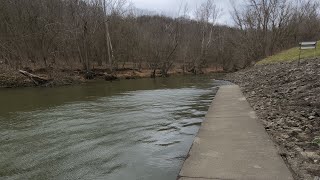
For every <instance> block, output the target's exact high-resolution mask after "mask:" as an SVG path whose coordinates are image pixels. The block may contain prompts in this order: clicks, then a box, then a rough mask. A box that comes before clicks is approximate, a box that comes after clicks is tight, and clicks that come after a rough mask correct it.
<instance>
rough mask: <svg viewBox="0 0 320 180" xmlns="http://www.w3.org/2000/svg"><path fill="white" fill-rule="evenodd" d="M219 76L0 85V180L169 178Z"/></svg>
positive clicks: (172, 178) (171, 179)
mask: <svg viewBox="0 0 320 180" xmlns="http://www.w3.org/2000/svg"><path fill="white" fill-rule="evenodd" d="M222 83H224V82H222V81H214V80H213V77H209V76H197V77H196V76H189V77H171V78H163V79H162V78H159V79H155V80H153V79H139V80H125V81H117V82H112V83H109V82H92V83H88V84H85V85H78V86H67V87H57V88H21V89H1V90H0V100H1V101H0V179H10V180H11V179H110V180H126V179H128V180H149V179H152V180H175V179H176V177H177V175H178V173H179V170H180V168H181V166H182V163H183V161H184V159H185V158H186V155H187V154H188V151H189V148H190V146H191V144H192V141H193V139H194V137H195V135H196V134H197V131H198V129H199V127H200V124H201V122H202V120H203V118H204V116H205V114H206V111H207V109H208V107H209V105H210V104H211V101H212V99H213V98H214V95H215V93H216V92H217V90H218V88H217V87H218V86H219V85H220V84H222Z"/></svg>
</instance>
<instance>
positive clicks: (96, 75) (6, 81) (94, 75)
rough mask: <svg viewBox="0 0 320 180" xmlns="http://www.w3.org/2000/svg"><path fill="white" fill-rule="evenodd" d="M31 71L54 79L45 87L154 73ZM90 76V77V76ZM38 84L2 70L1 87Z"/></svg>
mask: <svg viewBox="0 0 320 180" xmlns="http://www.w3.org/2000/svg"><path fill="white" fill-rule="evenodd" d="M24 70H26V71H27V72H29V73H32V74H34V75H37V76H40V77H43V78H45V79H52V81H50V82H49V83H47V84H44V85H41V86H44V87H54V86H64V85H72V84H80V83H86V82H88V81H92V80H107V81H112V80H125V79H139V78H150V77H151V74H152V73H153V72H152V70H149V69H142V70H139V71H138V70H134V69H130V68H123V69H118V70H116V71H115V72H113V73H112V74H111V73H108V70H107V69H92V70H91V72H90V74H87V73H86V72H85V71H83V70H80V69H76V70H70V69H43V68H42V69H30V68H27V69H24ZM220 71H221V70H220V69H217V68H206V69H203V72H202V73H203V74H210V73H215V72H220ZM188 74H192V73H191V72H183V71H182V70H181V69H172V70H170V71H169V72H168V75H169V76H173V75H188ZM88 76H89V77H88ZM161 76H162V75H161V72H160V71H157V72H156V77H161ZM33 86H36V85H35V84H34V83H33V82H32V81H31V80H30V79H29V78H27V77H25V76H23V75H21V74H20V73H19V71H18V70H0V88H16V87H33Z"/></svg>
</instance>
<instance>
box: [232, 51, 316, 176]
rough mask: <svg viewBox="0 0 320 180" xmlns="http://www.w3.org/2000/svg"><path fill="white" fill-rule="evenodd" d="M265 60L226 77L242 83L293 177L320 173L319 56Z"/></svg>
mask: <svg viewBox="0 0 320 180" xmlns="http://www.w3.org/2000/svg"><path fill="white" fill-rule="evenodd" d="M287 52H294V49H292V50H289V51H287ZM318 53H319V52H318ZM304 55H305V56H307V53H306V54H304ZM276 57H277V58H278V59H279V58H280V57H281V56H280V55H277V56H274V57H273V58H274V59H276ZM282 57H283V56H282ZM265 62H266V63H269V64H263V65H256V66H254V67H252V68H248V69H245V70H242V71H239V72H236V73H232V74H229V75H227V77H226V80H229V81H232V82H234V83H236V84H238V85H240V86H241V88H242V91H243V92H244V94H245V96H246V97H247V99H248V101H249V102H250V104H251V106H252V107H253V108H254V109H255V111H256V112H257V114H258V116H259V118H260V119H261V121H262V122H263V124H264V126H265V129H266V130H267V131H268V133H269V135H270V136H271V137H272V138H273V140H274V141H275V142H276V143H277V144H278V146H279V148H280V152H281V153H280V155H281V156H282V157H283V159H284V160H285V161H286V162H287V163H288V164H289V166H290V167H291V169H292V170H293V172H294V173H295V176H296V178H295V179H310V180H313V179H314V178H315V177H319V176H320V165H319V163H320V149H319V147H320V96H319V94H320V73H319V72H320V60H319V59H318V58H315V59H305V60H302V61H301V63H300V65H298V64H297V63H296V61H293V62H286V63H271V64H270V62H276V60H274V61H272V60H269V61H267V60H266V61H265Z"/></svg>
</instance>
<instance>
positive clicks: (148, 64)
mask: <svg viewBox="0 0 320 180" xmlns="http://www.w3.org/2000/svg"><path fill="white" fill-rule="evenodd" d="M233 4H235V3H233ZM189 9H190V7H188V5H187V4H182V5H181V7H180V8H179V12H177V17H174V18H173V17H167V16H162V15H153V14H150V13H148V12H144V11H141V10H138V9H136V8H135V7H134V5H132V4H131V3H128V2H127V1H126V0H50V1H49V0H45V1H44V0H0V22H1V23H0V66H1V67H2V68H0V69H3V68H9V69H21V68H24V67H33V68H60V69H64V68H69V69H76V68H80V69H84V70H87V71H89V70H91V69H93V68H106V69H109V71H116V70H117V69H121V68H124V67H130V68H132V69H138V70H139V69H142V68H148V69H151V70H152V71H153V75H155V72H156V71H160V72H161V74H162V75H163V76H166V75H167V73H168V71H169V70H170V69H172V68H174V67H176V68H177V67H179V68H181V69H182V70H183V71H189V72H192V73H194V74H197V73H201V71H202V69H203V68H205V67H208V66H209V65H211V66H216V67H222V68H223V69H224V70H227V71H233V70H237V69H241V68H244V67H247V66H250V65H251V64H252V62H255V61H257V60H259V59H261V58H264V57H266V56H269V55H272V54H274V53H277V52H279V51H281V50H283V49H286V48H289V47H292V46H295V45H296V44H297V42H299V41H302V40H304V41H305V40H317V39H319V35H320V34H319V32H320V17H319V3H318V2H317V1H315V0H301V1H297V2H292V1H289V0H247V1H246V3H245V4H244V5H241V6H237V7H233V11H232V12H231V13H232V17H233V19H234V24H235V25H234V26H231V27H230V26H226V25H218V24H216V23H215V22H216V19H217V18H218V17H219V13H220V10H219V9H218V8H217V6H216V5H215V3H214V1H213V0H207V1H206V2H204V3H202V4H200V5H199V6H198V7H197V8H196V10H195V11H194V12H191V11H190V10H189ZM190 14H192V18H190Z"/></svg>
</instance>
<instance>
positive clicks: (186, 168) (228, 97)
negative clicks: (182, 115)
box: [179, 85, 293, 180]
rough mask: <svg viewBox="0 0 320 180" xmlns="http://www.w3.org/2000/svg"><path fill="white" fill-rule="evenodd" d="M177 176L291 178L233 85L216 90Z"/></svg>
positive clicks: (185, 179) (185, 178)
mask: <svg viewBox="0 0 320 180" xmlns="http://www.w3.org/2000/svg"><path fill="white" fill-rule="evenodd" d="M179 175H180V180H192V179H197V180H199V179H200V180H201V179H244V180H248V179H255V180H259V179H261V180H262V179H270V180H271V179H272V180H277V179H278V180H285V179H290V180H292V179H293V178H292V175H291V173H290V171H289V169H288V167H287V166H286V165H285V163H284V161H283V160H282V159H281V157H280V156H279V155H278V153H277V150H276V147H275V145H274V144H273V142H272V141H271V140H270V138H269V136H268V135H267V133H266V132H265V129H264V128H263V126H262V124H261V123H260V121H259V119H257V117H256V115H255V113H254V111H253V109H252V108H251V107H250V105H249V103H248V102H247V101H246V99H245V97H244V96H243V95H242V93H241V90H240V88H239V87H238V86H235V85H232V86H223V87H221V88H220V89H219V91H218V93H217V95H216V97H215V99H214V101H213V102H212V105H211V107H210V109H209V111H208V114H207V115H206V118H205V121H204V122H203V123H202V126H201V128H200V130H199V133H198V135H197V137H196V138H195V140H194V142H193V146H192V148H191V150H190V153H189V157H188V158H187V159H186V161H185V162H184V164H183V167H182V169H181V171H180V174H179Z"/></svg>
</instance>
